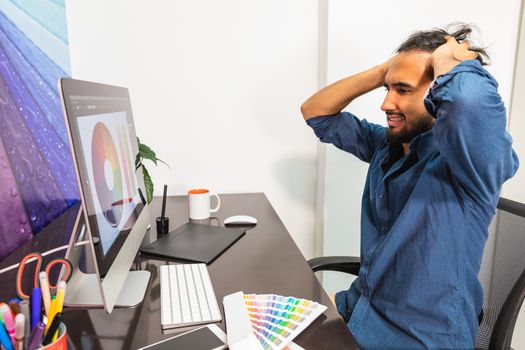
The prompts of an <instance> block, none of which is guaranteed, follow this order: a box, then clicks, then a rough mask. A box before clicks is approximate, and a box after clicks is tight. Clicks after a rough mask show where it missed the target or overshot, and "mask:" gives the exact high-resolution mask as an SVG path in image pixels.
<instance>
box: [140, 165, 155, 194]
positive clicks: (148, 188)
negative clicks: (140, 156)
mask: <svg viewBox="0 0 525 350" xmlns="http://www.w3.org/2000/svg"><path fill="white" fill-rule="evenodd" d="M142 175H143V176H144V186H145V187H146V201H147V202H148V204H149V203H151V201H152V200H153V189H154V186H153V181H152V180H151V176H150V175H149V173H148V170H147V169H146V167H145V166H144V165H143V166H142Z"/></svg>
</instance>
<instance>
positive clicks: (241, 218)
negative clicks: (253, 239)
mask: <svg viewBox="0 0 525 350" xmlns="http://www.w3.org/2000/svg"><path fill="white" fill-rule="evenodd" d="M255 224H257V219H256V218H254V217H253V216H248V215H234V216H230V217H227V218H226V219H224V225H255Z"/></svg>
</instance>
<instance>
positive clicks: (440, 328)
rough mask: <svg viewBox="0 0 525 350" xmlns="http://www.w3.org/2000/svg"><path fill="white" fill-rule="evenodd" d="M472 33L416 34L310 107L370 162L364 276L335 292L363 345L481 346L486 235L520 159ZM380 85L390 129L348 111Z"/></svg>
mask: <svg viewBox="0 0 525 350" xmlns="http://www.w3.org/2000/svg"><path fill="white" fill-rule="evenodd" d="M470 33H471V28H469V27H468V26H466V25H461V26H460V28H459V29H458V30H457V31H454V32H452V33H451V34H449V33H448V32H447V31H445V30H441V29H435V30H431V31H422V32H417V33H415V34H413V35H412V36H410V37H409V38H408V39H407V40H406V41H405V42H404V43H403V44H402V45H401V46H400V47H399V49H398V50H397V52H396V55H395V56H394V57H392V58H391V59H389V60H388V61H387V62H385V63H383V64H381V65H378V66H375V67H373V68H371V69H369V70H366V71H364V72H361V73H359V74H356V75H353V76H350V77H348V78H345V79H343V80H340V81H338V82H336V83H334V84H332V85H330V86H328V87H326V88H324V89H323V90H321V91H319V92H317V93H316V94H314V95H313V96H312V97H310V98H309V99H308V100H307V101H306V102H304V104H303V105H302V106H301V111H302V113H303V116H304V119H305V120H306V121H307V123H308V125H310V126H311V127H312V128H313V130H314V131H315V133H316V135H317V136H318V137H319V138H320V140H321V141H322V142H327V143H332V144H334V145H335V146H336V147H338V148H340V149H342V150H345V151H347V152H350V153H352V154H354V155H355V156H357V157H358V158H359V159H361V160H363V161H365V162H367V163H370V167H369V170H368V175H367V179H366V184H365V190H364V194H363V199H362V217H361V268H360V271H359V277H358V278H357V279H356V280H355V281H354V283H353V284H352V286H351V287H350V289H349V290H347V291H343V292H339V293H337V295H336V304H337V308H338V311H339V313H340V314H341V315H342V316H343V318H344V319H345V320H346V321H347V322H348V328H349V330H350V331H351V332H352V334H353V335H354V337H355V339H356V340H357V342H358V343H359V345H360V346H361V347H363V348H364V349H417V348H438V349H472V348H474V342H475V337H476V330H477V327H478V315H479V314H480V312H481V307H482V303H483V291H482V289H481V285H480V283H479V280H478V278H477V274H478V271H479V268H480V263H481V257H482V253H483V248H484V245H485V242H486V240H487V230H488V226H489V223H490V221H491V219H492V217H493V216H494V213H495V208H496V205H497V202H498V196H499V193H500V190H501V186H502V184H503V183H504V182H505V180H507V179H509V178H510V177H512V176H513V175H514V173H515V172H516V170H517V168H518V159H517V156H516V154H515V152H514V151H513V150H512V146H511V143H512V140H511V137H510V136H509V135H508V133H507V132H506V131H505V122H506V120H505V107H504V106H503V102H502V101H501V97H500V96H499V94H498V92H497V83H496V81H495V80H494V78H493V77H492V76H491V75H490V74H489V73H488V72H487V71H486V70H485V69H484V68H483V67H482V65H483V64H484V60H485V58H486V53H485V51H484V50H483V49H479V48H470V49H469V45H470V43H469V41H468V40H467V39H468V37H469V35H470ZM381 86H384V87H385V88H386V97H385V100H384V102H383V104H382V106H381V109H382V110H383V111H384V112H385V114H386V120H387V124H388V126H387V127H386V128H385V127H382V126H379V125H375V124H372V123H368V122H367V121H366V120H360V119H358V118H357V117H355V116H354V115H352V114H350V113H348V112H341V110H342V109H343V108H345V107H346V106H347V105H348V104H349V103H350V102H352V100H354V99H355V98H357V97H359V96H361V95H363V94H365V93H367V92H369V91H371V90H373V89H376V88H378V87H381Z"/></svg>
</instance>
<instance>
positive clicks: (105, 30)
mask: <svg viewBox="0 0 525 350" xmlns="http://www.w3.org/2000/svg"><path fill="white" fill-rule="evenodd" d="M66 9H67V19H68V31H69V42H70V44H69V47H70V53H71V66H72V75H73V77H74V78H77V79H85V80H93V81H100V82H105V83H109V84H115V85H121V86H126V87H128V88H129V90H130V94H131V98H132V105H133V113H134V119H135V123H136V128H137V133H138V135H139V136H140V138H141V140H142V141H143V142H144V143H146V144H148V145H149V146H151V147H152V148H153V149H154V150H155V151H156V152H157V155H158V157H159V158H161V159H163V160H164V161H166V162H167V163H169V164H170V165H171V170H169V169H168V168H166V167H163V166H161V167H159V168H154V167H151V168H150V169H151V173H152V175H153V179H154V182H155V183H156V184H157V189H156V194H157V195H160V194H161V188H162V184H164V183H167V184H168V186H169V193H170V194H185V193H186V191H187V189H189V188H194V187H207V188H210V189H212V190H215V191H217V192H219V193H232V192H265V193H266V195H267V196H268V198H269V199H270V201H271V203H272V204H273V206H274V207H275V209H276V211H277V213H278V214H279V216H280V217H281V219H282V220H283V222H284V224H285V225H286V227H287V228H288V230H289V232H290V233H291V234H292V236H293V238H294V239H295V241H296V243H297V244H298V246H299V248H300V249H301V251H302V252H303V254H304V255H305V256H306V257H308V258H309V257H311V256H312V254H313V241H314V238H313V235H314V205H315V203H314V196H315V193H314V191H315V171H316V152H317V150H316V141H315V138H314V137H313V134H312V132H311V131H310V130H309V128H308V127H306V125H305V123H304V121H303V119H302V116H301V113H300V111H299V108H300V105H301V103H302V101H304V100H305V99H306V98H307V97H308V96H309V95H310V94H311V93H312V92H314V91H315V90H316V88H317V70H316V69H317V1H314V0H308V1H305V0H293V1H279V0H266V1H255V0H225V1H202V0H201V1H181V0H175V1H146V0H133V1H130V0H120V1H117V0H111V1H108V0H105V1H102V0H95V1H67V3H66ZM244 214H251V215H253V216H255V217H257V213H244Z"/></svg>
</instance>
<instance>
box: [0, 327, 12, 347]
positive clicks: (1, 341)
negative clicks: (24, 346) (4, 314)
mask: <svg viewBox="0 0 525 350" xmlns="http://www.w3.org/2000/svg"><path fill="white" fill-rule="evenodd" d="M0 345H2V347H3V348H4V349H5V350H15V349H14V348H13V343H12V342H11V338H9V335H8V334H7V330H6V329H5V327H4V324H3V323H0Z"/></svg>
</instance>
